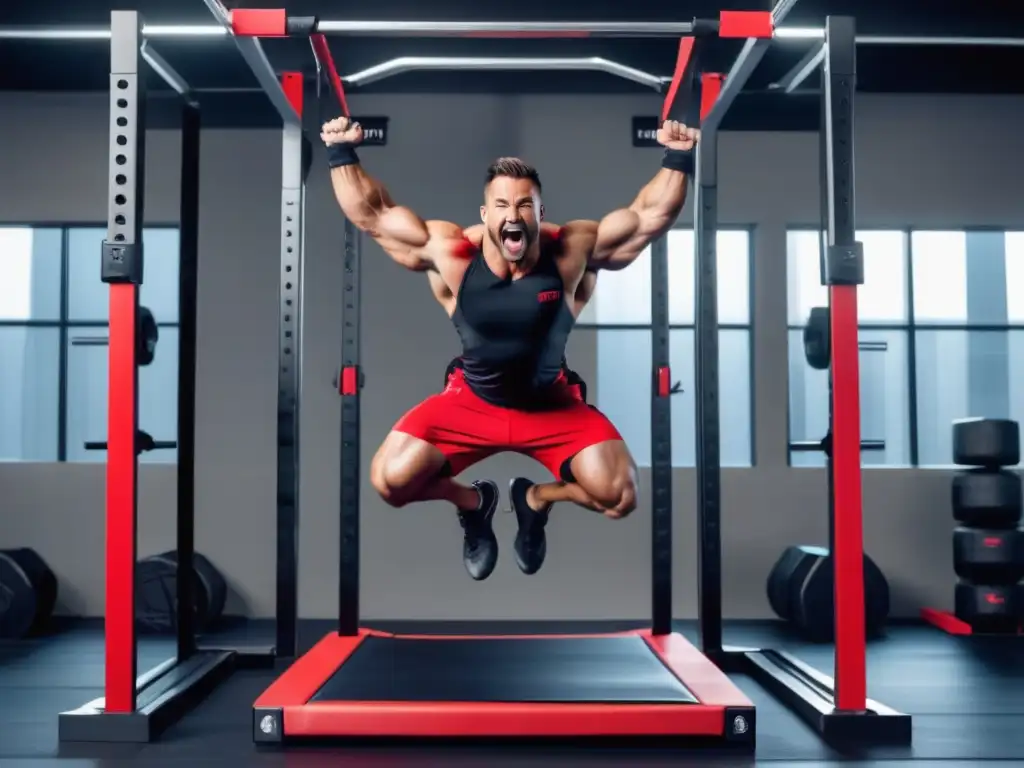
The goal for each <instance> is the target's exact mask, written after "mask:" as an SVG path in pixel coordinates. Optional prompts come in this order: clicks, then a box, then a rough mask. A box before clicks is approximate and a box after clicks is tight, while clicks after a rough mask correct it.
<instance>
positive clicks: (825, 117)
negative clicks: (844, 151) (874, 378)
mask: <svg viewBox="0 0 1024 768" xmlns="http://www.w3.org/2000/svg"><path fill="white" fill-rule="evenodd" d="M824 53H825V56H827V55H828V44H827V43H825V51H824ZM823 59H824V57H823ZM821 77H822V82H823V83H824V81H826V80H827V79H828V73H827V72H826V71H825V68H824V65H822V73H821ZM822 87H823V88H824V87H825V86H824V85H823V86H822ZM820 102H821V109H820V110H819V115H818V190H819V198H820V208H821V211H820V213H821V230H820V231H819V232H818V269H819V271H820V273H821V284H822V285H824V286H827V285H828V244H829V223H828V222H829V194H830V193H829V186H828V185H829V171H828V158H829V145H828V143H829V124H830V120H829V111H828V99H826V98H825V95H824V93H822V96H821V100H820ZM831 303H832V293H831V292H830V291H826V292H825V306H827V307H828V306H830V305H831ZM832 418H833V413H832V365H831V361H830V364H829V367H828V433H827V437H828V450H827V451H825V477H826V479H827V482H828V540H829V542H831V541H832V540H833V531H832V526H833V523H834V521H835V514H836V508H835V488H834V482H833V478H832ZM830 546H831V544H830ZM833 566H834V563H833V562H832V561H829V567H833Z"/></svg>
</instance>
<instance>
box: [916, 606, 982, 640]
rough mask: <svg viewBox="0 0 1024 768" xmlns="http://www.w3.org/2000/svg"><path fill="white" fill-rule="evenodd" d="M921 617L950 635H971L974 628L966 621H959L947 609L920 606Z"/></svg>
mask: <svg viewBox="0 0 1024 768" xmlns="http://www.w3.org/2000/svg"><path fill="white" fill-rule="evenodd" d="M921 618H922V619H924V620H925V621H927V622H928V623H929V624H931V625H932V626H933V627H938V628H939V629H941V630H942V631H943V632H947V633H949V634H951V635H973V634H974V630H973V629H972V628H971V625H970V624H968V623H967V622H966V621H961V620H960V619H958V618H957V617H956V616H954V615H953V614H951V613H950V612H949V611H940V610H938V609H936V608H922V609H921Z"/></svg>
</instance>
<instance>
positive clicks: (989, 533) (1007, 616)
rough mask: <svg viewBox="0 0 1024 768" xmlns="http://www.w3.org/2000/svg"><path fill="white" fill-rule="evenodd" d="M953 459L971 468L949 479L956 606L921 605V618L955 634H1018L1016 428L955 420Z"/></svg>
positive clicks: (1020, 567) (1022, 535)
mask: <svg viewBox="0 0 1024 768" xmlns="http://www.w3.org/2000/svg"><path fill="white" fill-rule="evenodd" d="M953 462H954V463H955V464H958V465H960V466H968V467H971V469H967V470H962V471H960V472H958V473H957V474H956V477H954V478H953V487H952V502H953V518H954V519H955V520H956V521H957V522H958V523H959V524H960V525H959V526H958V527H957V528H956V529H955V530H954V531H953V569H954V571H956V575H957V576H958V577H959V581H958V582H957V585H956V591H955V596H954V610H953V613H952V614H950V613H949V612H948V611H940V610H937V609H934V608H925V609H923V610H922V611H921V616H922V618H924V619H925V621H928V622H929V623H931V624H934V625H935V626H937V627H938V628H939V629H942V630H944V631H946V632H949V633H950V634H954V635H971V634H1019V633H1020V630H1021V626H1022V624H1024V584H1021V583H1020V582H1021V579H1024V530H1021V529H1020V528H1019V527H1018V526H1019V525H1020V520H1021V511H1022V508H1024V504H1022V493H1021V479H1020V475H1018V474H1017V473H1016V472H1013V471H1011V470H1008V469H1005V467H1010V466H1014V465H1016V464H1017V463H1018V462H1020V427H1019V425H1018V424H1017V422H1015V421H1012V420H1010V419H960V420H958V421H954V422H953Z"/></svg>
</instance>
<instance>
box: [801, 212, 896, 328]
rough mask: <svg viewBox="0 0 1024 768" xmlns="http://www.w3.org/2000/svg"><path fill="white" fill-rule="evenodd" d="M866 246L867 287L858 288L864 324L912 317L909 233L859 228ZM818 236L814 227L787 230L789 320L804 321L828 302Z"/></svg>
mask: <svg viewBox="0 0 1024 768" xmlns="http://www.w3.org/2000/svg"><path fill="white" fill-rule="evenodd" d="M857 239H858V240H859V241H860V242H861V243H863V245H864V285H862V286H861V287H860V289H859V291H858V307H857V312H858V318H859V321H860V322H861V323H898V322H904V321H906V319H907V254H906V237H905V235H904V234H903V233H902V232H900V231H890V230H871V231H866V232H858V233H857ZM819 243H820V241H819V239H818V235H817V234H816V233H815V232H814V231H813V230H790V231H789V232H787V233H786V253H787V262H788V267H787V269H788V281H787V282H788V290H789V323H790V325H802V324H804V323H805V322H807V315H808V314H809V313H810V311H811V308H812V307H824V306H827V305H828V289H827V288H826V287H825V286H823V285H822V284H821V266H820V250H819Z"/></svg>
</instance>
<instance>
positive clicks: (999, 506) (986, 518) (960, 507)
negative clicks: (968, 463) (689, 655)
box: [952, 469, 1024, 528]
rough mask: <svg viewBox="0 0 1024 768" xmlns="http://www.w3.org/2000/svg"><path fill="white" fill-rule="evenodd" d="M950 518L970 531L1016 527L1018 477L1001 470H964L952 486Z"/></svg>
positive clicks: (1020, 497) (1023, 501)
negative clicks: (974, 529)
mask: <svg viewBox="0 0 1024 768" xmlns="http://www.w3.org/2000/svg"><path fill="white" fill-rule="evenodd" d="M952 501H953V518H954V519H955V520H956V521H957V522H960V523H963V524H964V525H968V526H971V527H974V528H1016V527H1017V525H1018V524H1019V523H1020V519H1021V509H1022V508H1024V494H1022V489H1021V480H1020V475H1018V474H1017V473H1016V472H1010V471H1008V470H1005V469H968V470H966V471H963V472H958V473H957V474H956V475H955V476H954V477H953V484H952Z"/></svg>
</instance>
